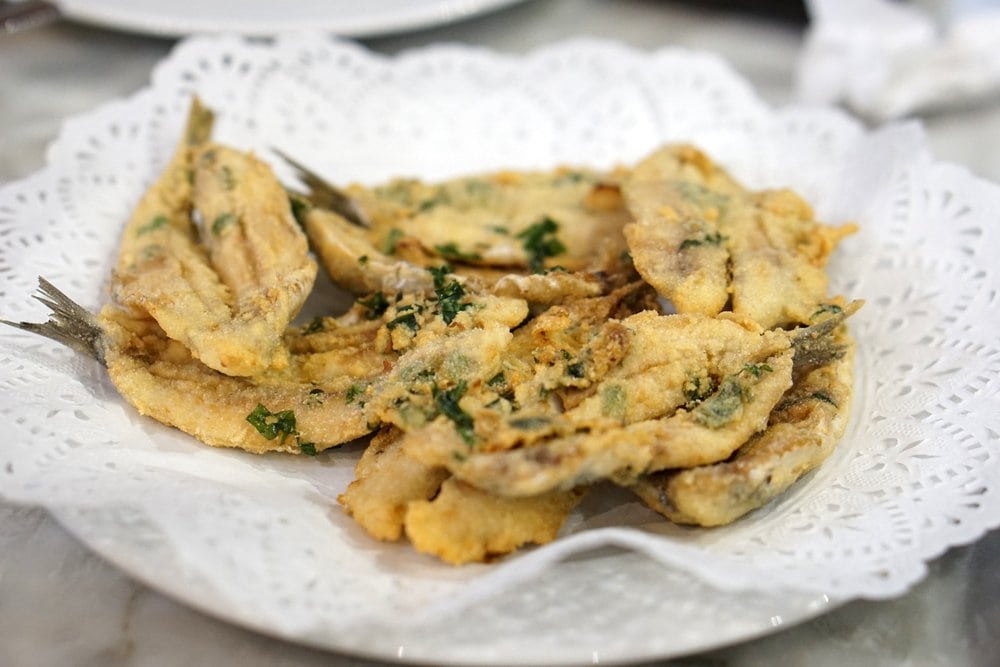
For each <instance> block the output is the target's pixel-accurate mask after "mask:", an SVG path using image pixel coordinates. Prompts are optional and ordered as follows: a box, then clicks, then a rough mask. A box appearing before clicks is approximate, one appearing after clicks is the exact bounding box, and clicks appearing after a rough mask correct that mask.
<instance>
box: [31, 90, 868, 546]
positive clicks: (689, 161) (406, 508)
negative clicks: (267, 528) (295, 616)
mask: <svg viewBox="0 0 1000 667" xmlns="http://www.w3.org/2000/svg"><path fill="white" fill-rule="evenodd" d="M212 123H213V115H212V113H211V111H209V110H208V109H206V108H204V107H202V106H201V105H200V104H199V103H198V102H197V101H195V102H194V103H193V105H192V108H191V112H190V117H189V120H188V125H187V129H186V132H185V134H184V136H183V138H182V141H181V143H180V145H179V147H178V148H177V149H176V152H175V154H174V155H173V158H172V160H171V161H170V163H169V164H168V166H167V167H166V169H165V171H164V172H163V173H162V175H161V176H160V177H159V178H158V180H157V181H156V182H155V183H154V184H153V185H152V187H151V188H150V189H149V191H148V192H147V193H146V194H145V195H144V196H143V198H142V200H141V201H140V202H139V204H138V206H137V207H136V209H135V211H134V214H133V215H132V217H131V219H130V220H129V222H128V224H127V225H126V227H125V230H124V234H123V236H122V238H121V244H120V250H119V256H118V261H117V265H116V267H115V269H114V271H113V275H112V279H111V302H110V304H109V305H107V306H106V307H105V308H104V309H103V310H102V311H101V313H100V314H99V315H93V314H91V313H88V312H86V311H85V310H83V309H81V308H80V307H79V306H77V305H76V304H74V303H73V302H72V301H70V300H69V299H68V298H67V297H65V295H63V294H62V293H61V292H59V291H58V290H57V289H56V288H55V287H53V286H52V285H50V284H49V283H47V282H46V281H44V280H40V283H41V291H42V293H43V296H42V297H41V298H42V300H43V301H44V302H45V303H47V304H48V305H49V306H50V308H51V309H52V310H53V315H52V317H51V319H50V320H49V321H48V322H47V323H44V324H31V323H19V324H17V325H16V326H20V327H21V328H26V329H30V330H32V331H35V332H37V333H40V334H43V335H47V336H49V337H52V338H55V339H57V340H60V341H61V342H63V343H65V344H68V345H71V346H73V347H75V348H77V349H80V350H83V351H85V352H88V353H90V354H92V355H94V356H96V357H97V358H98V359H99V360H100V361H101V362H102V363H103V364H104V365H105V366H106V367H107V372H108V374H109V376H110V378H111V380H112V382H113V383H114V385H115V386H116V387H117V389H118V391H119V392H120V393H121V394H122V396H123V397H124V398H125V399H126V400H127V401H128V402H129V403H131V404H132V405H133V406H134V407H135V408H136V410H138V411H139V412H140V413H142V414H144V415H148V416H150V417H152V418H154V419H156V420H158V421H160V422H163V423H164V424H168V425H171V426H174V427H176V428H178V429H180V430H182V431H184V432H186V433H189V434H191V435H192V436H194V437H195V438H197V439H198V440H200V441H202V442H203V443H206V444H208V445H212V446H217V447H237V448H241V449H244V450H246V451H249V452H254V453H261V454H262V453H265V452H285V453H291V454H306V455H315V454H317V453H318V452H321V451H323V450H326V449H328V448H331V447H335V446H337V445H341V444H343V443H347V442H351V441H355V440H358V439H360V438H367V439H368V442H367V447H366V448H365V449H364V453H363V454H362V456H361V458H360V460H359V462H358V464H357V468H356V475H355V480H354V481H353V482H352V483H351V485H350V487H349V488H348V489H346V491H345V492H344V493H343V494H342V495H341V496H340V498H339V500H340V503H341V504H342V505H343V507H344V508H345V510H346V511H347V512H348V513H349V514H350V516H352V517H353V518H354V519H355V520H356V521H357V522H358V523H359V524H360V525H361V526H363V527H364V529H365V530H366V531H367V532H368V533H370V534H371V535H372V536H373V537H375V538H377V539H380V540H397V539H399V538H400V537H401V536H403V535H405V536H406V537H407V538H408V539H409V541H410V542H411V543H412V545H413V546H414V547H415V548H416V549H418V550H419V551H422V552H426V553H430V554H434V555H436V556H438V557H440V558H441V559H443V560H445V561H448V562H450V563H456V564H457V563H465V562H470V561H481V560H487V559H491V558H495V557H497V556H499V555H502V554H505V553H509V552H511V551H513V550H515V549H517V548H518V547H520V546H521V545H524V544H528V543H535V544H541V543H545V542H548V541H551V540H553V539H554V538H555V537H556V535H557V533H558V532H559V530H560V527H561V526H562V524H563V522H564V521H565V519H566V518H567V516H568V514H569V513H570V512H571V511H572V509H573V508H574V507H575V506H576V505H577V504H578V503H579V502H580V501H581V499H582V498H583V497H584V496H585V495H586V494H587V493H588V491H590V490H591V488H593V487H595V486H596V485H597V484H598V483H608V482H610V483H613V484H616V485H620V486H624V487H627V488H629V489H631V490H632V491H634V493H635V494H636V495H637V496H638V498H641V499H642V501H644V502H645V503H646V504H648V506H649V507H651V508H652V509H654V510H655V511H657V512H659V513H661V514H663V515H664V516H665V517H667V518H668V519H670V520H671V521H675V522H678V523H683V524H696V525H701V526H717V525H722V524H726V523H729V522H732V521H733V520H735V519H737V518H738V517H740V516H742V515H744V514H745V513H747V512H749V511H751V510H753V509H754V508H757V507H760V506H762V505H764V504H766V503H767V502H768V501H770V500H771V499H773V498H774V497H776V496H777V495H779V494H780V493H782V492H783V491H784V490H785V489H787V488H788V487H789V486H790V485H791V484H792V483H793V482H794V481H795V480H796V479H798V478H799V477H801V476H802V475H803V474H805V473H806V472H808V471H809V470H811V469H813V468H814V467H815V466H817V465H819V464H820V463H821V462H822V461H823V460H824V459H825V458H826V457H827V456H828V455H829V454H830V452H831V451H832V449H833V448H834V446H835V444H836V442H837V440H838V439H839V438H840V437H841V435H842V434H843V432H844V429H845V425H846V420H847V415H848V411H849V404H850V400H851V386H852V367H853V350H854V342H853V340H852V339H851V338H850V336H849V335H848V333H847V330H846V327H845V326H844V319H845V318H846V317H848V316H849V315H850V314H851V313H853V312H854V311H855V310H856V309H857V308H858V307H859V305H860V303H859V302H847V301H846V300H845V299H844V298H843V297H839V296H838V297H831V296H829V295H828V294H827V282H828V280H827V276H826V273H825V268H824V267H825V265H826V263H827V259H828V257H829V256H830V254H831V252H832V251H833V250H834V248H835V246H836V245H837V244H838V242H839V241H840V240H841V239H842V238H843V237H844V236H846V235H848V234H850V233H851V232H853V231H854V228H853V226H851V225H842V226H837V227H834V226H829V225H825V224H822V223H820V222H817V221H816V220H815V219H814V215H813V213H812V211H811V209H810V207H809V205H808V204H807V203H806V202H804V201H803V200H802V199H801V198H800V197H799V196H797V195H796V194H795V193H794V192H791V191H789V190H784V189H780V190H762V191H753V190H749V189H747V188H746V187H744V186H742V185H741V184H740V183H738V182H737V181H736V180H734V179H733V178H732V177H731V176H730V175H729V174H728V173H726V171H724V170H723V169H722V168H720V167H719V166H717V165H716V164H714V163H713V162H712V161H711V160H710V159H709V158H708V157H707V156H706V155H705V154H703V153H702V152H700V151H699V150H697V149H696V148H694V147H692V146H689V145H668V146H665V147H662V148H660V149H658V150H656V151H655V152H654V153H652V154H651V155H649V156H648V157H646V158H645V159H643V160H642V161H640V162H639V163H638V164H635V165H633V166H631V167H628V168H626V167H620V168H616V169H614V170H611V171H606V172H605V171H595V170H591V169H586V168H566V167H563V168H558V169H555V170H553V171H547V172H523V171H501V172H497V173H491V174H485V175H476V176H473V177H466V178H458V179H454V180H449V181H446V182H441V183H435V184H430V183H425V182H420V181H417V180H403V179H399V180H393V181H391V182H388V183H385V184H384V185H379V186H375V187H362V186H350V187H347V188H345V189H343V190H339V189H336V188H333V187H331V186H328V185H327V184H325V183H324V182H323V181H322V180H321V179H319V178H318V177H317V176H315V175H314V174H312V173H310V172H308V171H305V172H303V179H302V180H303V181H304V183H305V186H306V187H305V188H300V189H299V190H300V191H292V190H289V189H286V187H284V186H283V185H282V184H281V183H280V182H279V181H278V179H277V178H276V177H275V175H274V173H273V172H272V171H271V169H270V168H269V167H268V165H267V164H265V163H264V162H262V161H261V160H260V159H258V158H256V157H254V156H253V155H251V154H248V153H246V152H242V151H239V150H235V149H233V148H229V147H226V146H224V145H220V144H218V143H215V142H213V141H212V140H211V129H212ZM302 190H304V192H303V191H302ZM314 257H315V258H318V260H319V263H321V264H322V266H323V268H324V269H325V270H326V272H327V273H328V274H329V276H330V277H331V278H332V280H333V282H334V283H336V284H337V285H339V286H340V287H341V288H343V289H345V290H347V291H349V292H350V293H352V294H353V295H354V303H353V306H351V307H350V309H349V310H347V312H344V313H339V314H331V315H329V316H324V317H318V318H316V319H313V320H311V321H309V322H308V323H305V324H302V325H295V326H293V325H292V322H293V320H294V319H295V318H296V316H297V314H298V313H299V311H300V309H301V307H302V306H303V303H304V301H305V300H306V298H307V297H308V296H309V295H310V293H311V291H312V290H313V286H314V281H315V279H316V275H317V270H318V269H317V260H316V259H314Z"/></svg>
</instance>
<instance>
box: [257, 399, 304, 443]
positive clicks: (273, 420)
mask: <svg viewBox="0 0 1000 667" xmlns="http://www.w3.org/2000/svg"><path fill="white" fill-rule="evenodd" d="M247 421H248V422H250V425H251V426H253V427H254V428H255V429H257V432H258V433H260V434H261V435H262V436H264V438H265V439H267V440H274V439H275V438H277V437H279V436H280V437H281V442H284V441H285V439H286V438H288V436H292V435H295V436H297V435H298V434H299V432H298V431H297V430H296V428H295V412H293V411H292V410H282V411H281V412H271V411H270V410H268V409H267V408H266V407H264V405H263V404H262V403H258V404H257V407H256V408H254V409H253V411H251V412H250V414H248V415H247Z"/></svg>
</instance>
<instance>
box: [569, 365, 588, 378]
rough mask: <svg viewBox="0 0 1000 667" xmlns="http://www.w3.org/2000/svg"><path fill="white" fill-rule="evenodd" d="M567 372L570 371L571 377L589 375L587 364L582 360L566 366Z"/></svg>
mask: <svg viewBox="0 0 1000 667" xmlns="http://www.w3.org/2000/svg"><path fill="white" fill-rule="evenodd" d="M566 372H567V373H569V376H570V377H574V378H577V379H579V378H583V377H586V375H587V365H586V364H584V363H583V362H582V361H576V362H573V363H572V364H569V365H568V366H566Z"/></svg>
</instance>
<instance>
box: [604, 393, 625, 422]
mask: <svg viewBox="0 0 1000 667" xmlns="http://www.w3.org/2000/svg"><path fill="white" fill-rule="evenodd" d="M601 413H602V414H603V415H605V416H606V417H611V418H612V419H618V420H624V419H625V389H624V388H623V387H621V385H617V384H613V385H609V386H607V387H605V388H604V391H602V392H601Z"/></svg>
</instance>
